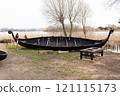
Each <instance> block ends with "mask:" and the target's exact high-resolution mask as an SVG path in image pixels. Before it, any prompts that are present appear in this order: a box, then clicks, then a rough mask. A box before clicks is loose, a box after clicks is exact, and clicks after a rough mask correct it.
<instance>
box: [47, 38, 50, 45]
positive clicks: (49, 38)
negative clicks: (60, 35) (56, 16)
mask: <svg viewBox="0 0 120 96" xmlns="http://www.w3.org/2000/svg"><path fill="white" fill-rule="evenodd" d="M49 40H50V38H48V39H47V46H48V44H49Z"/></svg>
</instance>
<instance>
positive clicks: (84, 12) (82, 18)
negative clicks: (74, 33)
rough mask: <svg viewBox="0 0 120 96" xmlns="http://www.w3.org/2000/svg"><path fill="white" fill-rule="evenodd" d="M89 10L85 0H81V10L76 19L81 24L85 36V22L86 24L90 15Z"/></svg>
mask: <svg viewBox="0 0 120 96" xmlns="http://www.w3.org/2000/svg"><path fill="white" fill-rule="evenodd" d="M90 12H91V9H90V7H89V6H88V4H87V3H85V2H82V6H81V11H80V13H79V18H78V21H79V22H80V23H81V25H82V28H83V33H84V35H85V37H86V24H87V19H88V17H89V16H90Z"/></svg>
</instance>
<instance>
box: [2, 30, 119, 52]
mask: <svg viewBox="0 0 120 96" xmlns="http://www.w3.org/2000/svg"><path fill="white" fill-rule="evenodd" d="M16 33H18V34H19V37H20V38H24V36H25V35H27V37H28V38H32V37H42V36H43V37H44V36H63V33H62V32H53V33H52V32H44V31H36V32H14V35H16ZM108 34H109V32H107V31H105V32H87V34H86V36H87V37H88V38H92V39H95V40H100V39H104V38H106V37H107V36H108ZM73 36H75V37H84V34H83V32H74V33H73ZM3 39H13V38H12V35H11V34H8V32H0V40H3ZM110 40H113V41H120V32H114V33H113V34H112V35H111V37H110ZM105 50H107V51H112V52H116V53H120V44H116V45H114V46H111V47H110V46H109V47H106V48H105Z"/></svg>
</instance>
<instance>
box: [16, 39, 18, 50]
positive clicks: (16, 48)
mask: <svg viewBox="0 0 120 96" xmlns="http://www.w3.org/2000/svg"><path fill="white" fill-rule="evenodd" d="M16 51H18V39H17V46H16Z"/></svg>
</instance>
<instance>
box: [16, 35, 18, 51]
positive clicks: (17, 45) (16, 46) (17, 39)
mask: <svg viewBox="0 0 120 96" xmlns="http://www.w3.org/2000/svg"><path fill="white" fill-rule="evenodd" d="M18 38H19V35H18V33H17V34H16V40H17V41H16V42H17V46H16V51H18Z"/></svg>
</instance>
